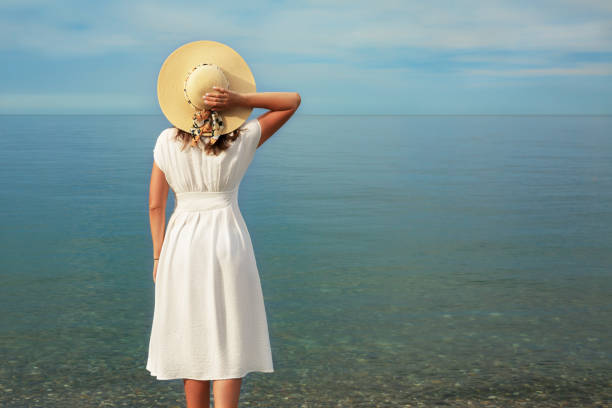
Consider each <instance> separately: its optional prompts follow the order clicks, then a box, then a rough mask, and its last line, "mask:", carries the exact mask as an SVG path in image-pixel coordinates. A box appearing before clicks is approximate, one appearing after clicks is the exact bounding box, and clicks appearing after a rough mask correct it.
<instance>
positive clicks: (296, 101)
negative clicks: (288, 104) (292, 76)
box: [294, 92, 302, 109]
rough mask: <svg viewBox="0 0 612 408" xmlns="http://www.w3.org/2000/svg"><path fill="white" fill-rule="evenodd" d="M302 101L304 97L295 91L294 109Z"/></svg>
mask: <svg viewBox="0 0 612 408" xmlns="http://www.w3.org/2000/svg"><path fill="white" fill-rule="evenodd" d="M301 102H302V97H301V96H300V94H299V93H297V92H295V102H294V109H297V108H298V107H299V106H300V103H301Z"/></svg>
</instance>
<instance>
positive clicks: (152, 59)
mask: <svg viewBox="0 0 612 408" xmlns="http://www.w3.org/2000/svg"><path fill="white" fill-rule="evenodd" d="M196 40H214V41H219V42H222V43H225V44H227V45H229V46H230V47H232V48H233V49H234V50H236V51H237V52H238V53H240V55H242V56H243V57H244V59H245V60H246V61H247V63H248V64H249V66H250V68H251V70H252V72H253V75H254V77H255V80H256V84H257V91H259V92H265V91H268V92H273V91H295V92H299V93H300V96H301V99H302V103H301V106H300V110H299V113H302V114H358V115H362V114H593V115H603V114H612V1H610V0H602V1H599V0H555V1H549V0H537V1H532V0H530V1H522V0H516V1H509V0H508V1H499V0H482V1H473V0H454V1H437V0H432V1H427V2H424V1H408V0H402V1H387V0H377V1H372V0H369V1H362V0H350V1H344V0H320V1H319V0H317V1H253V0H251V1H243V2H241V1H231V2H230V1H223V2H207V1H204V0H200V1H196V2H186V1H176V0H175V1H172V2H170V1H165V2H164V1H155V0H148V1H129V0H123V1H103V0H101V1H95V2H94V1H87V0H79V1H61V0H57V1H48V0H44V1H43V0H38V1H36V0H0V57H1V60H2V62H3V63H2V64H1V65H0V113H1V114H13V113H19V114H30V113H39V114H43V113H45V114H72V113H75V114H82V113H94V114H161V110H160V108H159V105H158V102H157V95H156V81H157V75H158V73H159V69H160V67H161V64H162V63H163V61H164V60H165V58H166V57H167V56H168V55H169V54H170V53H171V52H172V51H173V50H174V49H176V48H178V47H179V46H181V45H183V44H185V43H187V42H191V41H196Z"/></svg>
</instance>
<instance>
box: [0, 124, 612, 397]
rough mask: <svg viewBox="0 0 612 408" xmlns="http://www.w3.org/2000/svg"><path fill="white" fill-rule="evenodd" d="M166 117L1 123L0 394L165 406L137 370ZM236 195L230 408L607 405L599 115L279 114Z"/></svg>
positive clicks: (605, 147) (177, 387) (604, 155)
mask: <svg viewBox="0 0 612 408" xmlns="http://www.w3.org/2000/svg"><path fill="white" fill-rule="evenodd" d="M169 126H170V124H169V123H168V122H167V120H166V119H165V118H164V117H163V116H161V115H37V116H30V115H2V116H0V129H1V130H0V162H1V168H2V171H1V172H0V187H1V188H0V198H1V200H0V211H1V214H2V217H1V225H0V237H1V244H2V245H1V246H0V257H1V260H2V261H1V265H2V267H1V271H0V273H1V282H0V305H1V307H2V314H1V315H2V318H1V320H0V340H1V341H0V350H1V354H0V361H1V362H2V363H1V364H0V406H2V407H77V406H78V407H106V406H108V407H114V406H117V407H184V406H185V399H184V390H183V382H182V381H181V380H169V381H168V380H166V381H160V380H157V379H156V378H155V377H152V376H151V375H150V374H149V372H148V371H147V370H146V369H145V365H146V361H147V352H148V341H149V334H150V330H151V324H152V317H153V306H154V283H153V279H152V269H153V261H152V257H153V256H152V255H153V250H152V241H151V232H150V226H149V214H148V192H149V182H150V175H151V169H152V164H153V146H154V143H155V140H156V138H157V136H158V135H159V133H160V132H161V131H162V130H163V129H165V128H167V127H169ZM238 200H239V205H240V209H241V212H242V214H243V216H244V218H245V221H246V223H247V226H248V229H249V232H250V234H251V239H252V242H253V246H254V249H255V254H256V259H257V266H258V270H259V274H260V278H261V285H262V289H263V293H264V300H265V307H266V313H267V319H268V325H269V333H270V341H271V346H272V353H273V361H274V368H275V372H274V373H261V372H251V373H249V374H248V375H247V376H246V377H245V378H244V379H243V383H242V392H241V396H240V406H241V407H243V406H244V407H301V408H308V407H417V406H426V407H429V406H457V407H464V406H466V407H467V406H471V407H475V406H489V407H491V406H500V407H505V406H535V407H542V406H567V407H583V406H594V407H600V406H612V362H611V359H612V330H611V327H612V326H611V324H612V297H611V295H612V116H555V115H550V116H537V115H536V116H520V115H490V116H486V115H485V116H479V115H473V116H461V115H458V116H452V115H450V116H449V115H380V116H377V115H371V116H363V115H362V116H354V115H347V116H337V115H306V114H300V113H296V115H294V117H293V118H291V120H290V121H289V122H288V123H287V124H286V125H285V126H284V127H283V128H281V129H280V130H279V131H278V132H277V133H276V134H274V135H273V136H272V137H271V138H270V139H268V140H267V141H266V142H265V143H264V144H263V145H262V146H260V147H259V148H258V149H257V151H256V155H255V157H254V159H253V162H252V163H251V166H250V168H249V169H248V171H247V174H246V175H245V177H244V179H243V180H242V183H241V185H240V189H239V196H238ZM173 208H174V196H173V193H172V191H170V197H169V200H168V206H167V218H166V220H167V219H168V217H169V216H170V215H171V212H172V210H173Z"/></svg>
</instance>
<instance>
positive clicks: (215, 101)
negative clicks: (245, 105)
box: [202, 86, 242, 111]
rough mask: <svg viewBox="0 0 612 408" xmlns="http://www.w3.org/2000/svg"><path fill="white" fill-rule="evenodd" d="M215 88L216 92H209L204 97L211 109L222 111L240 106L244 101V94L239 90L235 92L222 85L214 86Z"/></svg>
mask: <svg viewBox="0 0 612 408" xmlns="http://www.w3.org/2000/svg"><path fill="white" fill-rule="evenodd" d="M213 89H214V90H215V91H216V92H208V93H206V94H205V95H204V96H203V97H202V99H204V103H205V104H206V106H207V107H208V108H210V109H214V110H217V111H222V110H226V109H231V108H233V107H235V106H239V105H240V104H241V103H242V94H240V93H239V92H234V91H231V90H229V89H226V88H223V87H220V86H213Z"/></svg>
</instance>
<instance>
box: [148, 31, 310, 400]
mask: <svg viewBox="0 0 612 408" xmlns="http://www.w3.org/2000/svg"><path fill="white" fill-rule="evenodd" d="M181 55H182V56H181ZM202 60H205V61H206V63H201V61H202ZM211 61H212V62H211ZM232 61H233V62H232ZM194 62H196V64H194ZM191 66H192V67H193V68H191V69H188V70H187V71H186V70H185V68H186V67H191ZM185 72H187V75H186V76H185V78H184V82H183V79H182V78H181V81H177V80H176V76H177V75H178V74H179V73H180V74H181V75H182V74H184V73H185ZM249 74H250V70H249V69H248V66H247V65H246V63H244V64H243V60H242V59H241V57H240V56H239V55H238V54H237V53H236V52H235V51H234V50H232V49H231V48H229V47H227V46H225V45H223V44H220V43H216V42H212V41H198V42H194V43H189V44H187V45H184V46H183V47H181V48H179V49H177V50H176V51H175V52H174V53H173V54H171V56H170V57H168V59H167V60H166V62H165V63H164V66H163V67H162V71H161V72H160V77H159V78H158V97H159V99H160V105H161V107H162V111H163V112H164V114H165V115H166V117H167V118H168V119H169V121H170V122H171V123H172V124H173V125H175V127H173V128H168V129H165V130H164V131H163V132H162V133H161V134H160V135H159V137H158V139H157V141H156V144H155V148H154V150H153V153H154V163H153V170H152V173H151V184H150V196H149V215H150V223H151V234H152V238H153V258H154V266H153V281H154V282H155V310H154V317H153V325H152V329H151V337H150V342H149V356H148V361H147V370H149V371H150V372H151V375H154V376H156V377H157V379H158V380H171V379H182V380H183V383H184V389H185V397H186V401H187V407H188V408H200V407H209V400H210V385H211V384H210V382H211V381H213V384H212V388H213V397H214V401H215V408H230V407H237V406H238V400H239V397H240V387H241V384H242V378H243V377H244V376H245V375H246V374H247V373H248V372H252V371H260V372H273V371H274V368H273V364H272V355H271V350H270V342H269V337H268V326H267V320H266V315H265V308H264V302H263V296H262V291H261V285H260V280H259V273H258V270H257V266H256V262H255V256H254V253H253V246H252V243H251V239H250V236H249V232H248V230H247V228H246V224H245V222H244V219H243V218H242V214H241V213H240V209H239V207H238V202H237V193H238V186H239V185H240V182H241V180H242V178H243V176H244V173H245V172H246V170H247V168H248V166H249V165H250V163H251V160H252V158H253V155H254V153H255V149H257V148H258V147H259V146H261V145H262V144H263V143H265V142H266V141H267V140H268V139H269V138H270V137H271V136H272V135H273V134H274V133H275V132H276V131H277V130H278V129H280V127H281V126H283V125H284V124H285V123H286V122H287V121H288V120H289V118H291V116H292V115H293V114H294V113H295V112H296V110H297V109H298V107H299V105H300V95H299V94H298V93H295V92H255V91H254V80H252V75H251V76H249ZM179 83H180V87H178V88H182V89H180V91H181V92H182V93H183V94H184V95H180V97H179V93H178V92H179V90H177V84H179ZM215 84H216V85H215ZM219 84H223V85H225V86H219ZM232 88H233V89H232ZM245 90H247V91H245ZM248 90H253V91H248ZM169 95H170V96H169ZM172 95H173V96H172ZM198 99H201V101H202V102H201V103H198V101H197V100H198ZM185 103H187V104H185ZM182 104H185V106H187V107H188V108H189V110H183V111H182V110H181V109H182V108H180V105H182ZM177 106H178V108H177ZM194 108H195V111H194ZM253 108H264V109H269V111H268V112H266V113H264V114H262V115H261V116H259V117H257V118H253V119H250V120H245V119H246V117H248V115H249V114H250V113H251V111H252V109H253ZM185 112H189V114H190V115H192V116H193V117H192V118H191V117H190V118H188V119H189V122H190V123H191V124H190V125H189V126H187V125H185V123H186V121H185V117H184V116H185ZM170 187H172V189H173V191H174V192H175V196H176V206H175V209H174V212H173V214H172V216H171V217H170V219H169V221H168V226H167V228H166V229H164V225H165V211H166V202H167V196H168V191H169V189H170Z"/></svg>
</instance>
